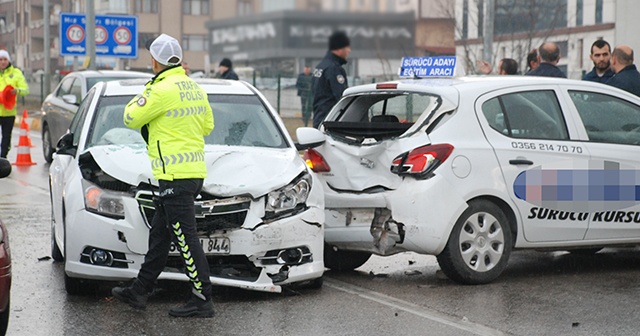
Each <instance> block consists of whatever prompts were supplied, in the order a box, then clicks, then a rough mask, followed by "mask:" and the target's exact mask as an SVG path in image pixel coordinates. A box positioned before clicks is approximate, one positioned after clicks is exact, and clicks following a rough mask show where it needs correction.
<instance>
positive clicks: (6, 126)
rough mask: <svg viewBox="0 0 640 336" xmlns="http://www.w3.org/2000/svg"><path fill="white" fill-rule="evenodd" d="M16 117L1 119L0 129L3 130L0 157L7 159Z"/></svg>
mask: <svg viewBox="0 0 640 336" xmlns="http://www.w3.org/2000/svg"><path fill="white" fill-rule="evenodd" d="M15 120H16V117H15V116H11V117H0V127H1V128H2V143H1V144H0V157H2V158H5V159H6V158H7V154H9V149H10V147H11V131H12V130H13V123H14V122H15Z"/></svg>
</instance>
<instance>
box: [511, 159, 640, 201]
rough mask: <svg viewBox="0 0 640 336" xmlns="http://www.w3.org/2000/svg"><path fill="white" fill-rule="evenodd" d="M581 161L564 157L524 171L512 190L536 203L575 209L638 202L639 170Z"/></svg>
mask: <svg viewBox="0 0 640 336" xmlns="http://www.w3.org/2000/svg"><path fill="white" fill-rule="evenodd" d="M580 164H581V163H580V162H575V161H563V162H559V163H557V164H554V165H545V166H544V167H543V166H536V167H534V168H532V169H529V170H526V171H523V172H521V173H520V174H519V175H518V176H517V177H516V179H515V181H514V184H513V192H514V194H515V196H516V197H517V198H518V199H521V200H524V201H526V202H528V203H531V204H534V205H537V206H541V207H544V208H549V209H556V210H568V211H578V212H594V211H607V210H618V209H625V208H629V207H632V206H634V205H637V204H638V203H640V170H638V169H636V168H635V167H623V166H622V164H621V163H619V162H613V161H596V160H591V161H588V167H580V166H579V165H580ZM582 164H583V165H584V164H587V163H586V162H582Z"/></svg>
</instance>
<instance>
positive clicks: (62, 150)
mask: <svg viewBox="0 0 640 336" xmlns="http://www.w3.org/2000/svg"><path fill="white" fill-rule="evenodd" d="M56 148H57V150H56V154H58V155H71V156H75V155H76V149H77V148H76V146H74V145H73V133H66V134H65V135H63V136H61V137H60V140H58V144H57V145H56Z"/></svg>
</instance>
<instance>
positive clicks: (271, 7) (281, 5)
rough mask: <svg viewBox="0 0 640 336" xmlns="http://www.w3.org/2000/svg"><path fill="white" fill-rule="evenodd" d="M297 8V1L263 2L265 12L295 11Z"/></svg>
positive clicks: (267, 0)
mask: <svg viewBox="0 0 640 336" xmlns="http://www.w3.org/2000/svg"><path fill="white" fill-rule="evenodd" d="M295 8H296V3H295V0H278V1H273V0H262V11H263V12H265V13H266V12H276V11H283V10H293V9H295Z"/></svg>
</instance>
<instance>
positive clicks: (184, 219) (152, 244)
mask: <svg viewBox="0 0 640 336" xmlns="http://www.w3.org/2000/svg"><path fill="white" fill-rule="evenodd" d="M159 183H160V190H159V193H160V198H159V200H158V199H155V200H154V204H155V206H156V212H155V215H154V216H153V220H152V222H151V231H150V233H149V251H148V252H147V254H146V256H145V257H144V263H143V264H142V267H141V269H140V272H138V279H137V280H136V281H135V282H134V284H133V287H134V289H135V290H136V291H137V292H139V293H148V292H150V291H151V290H152V289H153V287H154V283H155V280H156V279H157V278H158V276H159V275H160V273H161V272H162V270H163V269H164V267H165V266H166V263H167V259H168V255H169V249H170V247H171V240H173V241H174V242H175V243H176V248H177V250H178V251H179V252H180V255H181V256H182V258H183V261H184V264H185V271H186V272H185V273H186V274H187V276H188V277H189V280H190V281H191V284H192V286H193V288H192V289H193V293H194V295H195V296H197V297H200V298H201V299H205V298H206V299H209V298H210V297H211V294H212V293H211V281H210V280H209V275H210V271H209V263H208V262H207V259H206V256H205V254H204V251H203V249H202V247H201V246H200V240H199V238H198V234H197V232H196V218H195V206H194V201H195V198H196V196H197V195H198V194H199V193H200V190H202V184H203V180H202V179H182V180H173V181H163V180H160V181H159Z"/></svg>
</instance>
